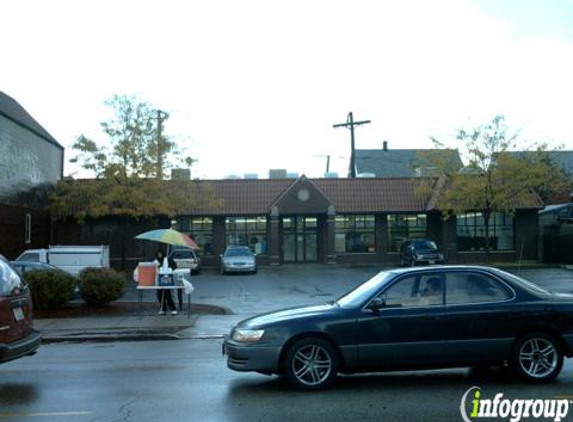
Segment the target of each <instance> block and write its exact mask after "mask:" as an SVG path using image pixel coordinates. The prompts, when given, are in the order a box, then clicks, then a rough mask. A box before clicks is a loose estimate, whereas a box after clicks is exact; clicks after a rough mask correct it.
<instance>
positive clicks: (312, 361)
mask: <svg viewBox="0 0 573 422" xmlns="http://www.w3.org/2000/svg"><path fill="white" fill-rule="evenodd" d="M339 365H340V361H339V357H338V353H337V351H336V350H335V349H334V347H333V346H332V345H331V344H330V343H329V342H328V341H326V340H323V339H320V338H306V339H302V340H299V341H297V342H296V343H294V344H293V345H292V346H291V347H290V348H289V349H288V351H287V353H286V355H285V362H284V375H285V377H286V379H287V380H288V381H289V382H290V383H291V384H292V385H293V386H295V387H297V388H300V389H303V390H320V389H324V388H328V387H330V386H331V385H332V384H333V382H334V380H335V379H336V375H337V372H338V367H339Z"/></svg>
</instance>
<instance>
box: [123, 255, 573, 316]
mask: <svg viewBox="0 0 573 422" xmlns="http://www.w3.org/2000/svg"><path fill="white" fill-rule="evenodd" d="M387 269H389V268H383V267H377V266H356V267H354V266H342V265H333V266H328V265H320V264H306V265H283V266H280V267H262V268H260V269H259V272H258V274H254V275H251V274H249V275H221V274H219V272H218V271H213V270H211V271H208V270H204V271H203V272H202V273H201V274H200V275H198V276H192V277H191V281H192V283H193V286H194V288H195V291H194V293H193V294H192V301H193V302H198V303H205V304H210V305H217V306H222V307H225V308H227V309H229V310H230V311H231V312H232V313H234V314H238V315H245V316H246V315H253V314H257V313H261V312H267V311H271V310H274V309H278V308H284V307H289V306H296V305H301V304H307V303H320V302H328V301H331V300H334V299H336V298H337V297H338V296H340V295H342V294H343V293H344V292H346V291H348V290H350V289H352V288H353V287H355V286H356V285H358V284H360V283H362V282H364V281H366V280H367V279H369V278H370V277H372V276H373V275H375V274H377V273H378V272H379V271H381V270H387ZM507 271H509V272H512V273H514V274H518V275H520V276H522V277H524V278H526V279H528V280H530V281H533V282H535V283H536V284H538V285H540V286H541V287H543V288H545V289H547V290H551V291H559V292H571V293H573V271H569V270H566V269H562V268H549V267H547V268H528V269H523V270H518V269H517V268H513V267H511V268H508V269H507ZM148 299H149V300H153V297H152V296H151V295H149V296H148ZM123 300H135V291H134V289H130V290H129V291H128V292H127V293H126V295H125V296H124V298H123Z"/></svg>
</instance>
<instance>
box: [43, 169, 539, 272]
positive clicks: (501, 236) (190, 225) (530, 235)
mask: <svg viewBox="0 0 573 422" xmlns="http://www.w3.org/2000/svg"><path fill="white" fill-rule="evenodd" d="M430 180H436V179H430ZM165 183H169V181H166V182H165ZM195 183H198V184H204V185H209V186H210V188H211V189H212V190H213V191H214V194H215V197H217V198H219V199H220V204H219V205H218V206H212V205H204V206H202V205H201V204H199V205H198V206H196V207H194V208H192V209H191V208H190V209H188V210H186V212H185V213H182V215H180V216H179V217H177V218H176V219H174V220H173V221H169V220H168V219H166V218H161V217H158V218H157V219H155V220H154V221H150V220H146V221H138V222H136V221H133V222H131V224H130V227H129V234H128V236H129V238H130V239H133V237H134V236H135V235H136V234H138V233H140V232H142V231H144V230H148V229H151V228H164V227H169V226H170V225H172V224H173V225H174V227H176V228H178V229H179V230H181V231H183V232H185V233H188V234H189V235H191V236H192V237H193V238H194V239H195V240H196V241H197V243H198V244H199V246H200V247H201V253H202V256H203V263H204V265H206V266H218V265H219V254H220V253H221V252H222V251H223V250H224V248H225V247H226V246H227V245H247V246H249V247H251V248H252V250H253V251H254V252H256V253H257V255H258V260H259V263H260V264H262V265H282V264H288V263H294V262H296V263H305V262H318V263H326V264H336V263H345V264H360V263H370V264H397V263H398V262H399V255H398V248H399V245H400V243H401V242H402V241H404V240H405V239H408V238H416V237H427V238H430V239H433V240H434V241H436V242H437V243H438V245H439V246H440V247H441V248H442V249H443V250H444V251H445V253H446V257H447V260H448V262H450V263H454V262H458V263H466V262H476V261H478V262H479V261H483V260H484V259H485V252H484V250H483V245H484V238H483V236H484V226H483V219H482V218H481V214H480V213H479V212H469V213H466V214H463V215H459V216H457V218H452V219H450V220H447V221H443V220H442V218H441V213H440V211H439V210H436V209H434V208H433V206H432V204H433V203H434V201H433V200H432V199H433V198H432V196H430V197H428V198H423V197H420V196H419V195H417V194H416V188H417V187H418V186H419V183H420V179H419V178H411V177H408V178H363V179H361V178H357V179H346V178H344V179H308V178H306V177H305V176H301V177H299V178H298V179H286V178H283V179H254V180H247V179H240V180H210V181H206V180H203V181H196V182H195ZM434 199H435V198H434ZM517 205H518V207H517V211H516V213H515V215H513V216H512V215H509V214H504V213H498V214H496V215H495V216H494V218H493V219H492V221H491V222H490V232H491V236H492V240H491V246H492V249H493V252H492V254H493V255H494V257H493V260H494V261H515V260H516V259H519V258H522V259H532V260H534V259H536V258H537V212H538V210H539V209H540V208H541V207H542V204H541V201H540V200H539V198H538V197H537V196H535V195H531V196H530V197H529V198H528V199H527V200H526V201H525V202H523V203H520V204H517ZM118 227H119V221H118V220H117V219H114V218H111V217H110V218H104V219H100V220H91V221H88V222H86V224H84V225H82V226H79V225H77V224H75V223H73V222H60V223H57V224H56V225H55V227H54V236H55V239H56V241H57V242H58V243H84V242H86V241H88V240H89V241H90V243H94V244H110V245H111V253H112V262H115V263H116V264H117V263H118V262H117V260H118V257H119V256H121V253H120V251H121V247H122V246H121V242H120V239H119V236H118V230H119V229H118ZM150 248H152V246H149V243H147V244H145V242H140V241H131V242H130V244H129V245H128V247H127V249H128V250H127V251H126V254H125V256H126V257H127V258H128V261H129V262H128V263H127V266H133V265H135V263H136V262H137V261H139V260H141V259H144V258H146V257H149V256H151V255H152V252H153V251H152V249H150Z"/></svg>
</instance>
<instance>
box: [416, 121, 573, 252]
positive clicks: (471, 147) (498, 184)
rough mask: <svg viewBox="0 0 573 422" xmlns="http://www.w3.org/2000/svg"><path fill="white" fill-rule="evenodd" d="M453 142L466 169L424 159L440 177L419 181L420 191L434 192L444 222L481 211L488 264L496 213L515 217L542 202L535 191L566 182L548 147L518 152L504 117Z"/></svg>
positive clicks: (520, 145) (462, 132) (460, 134)
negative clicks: (520, 210)
mask: <svg viewBox="0 0 573 422" xmlns="http://www.w3.org/2000/svg"><path fill="white" fill-rule="evenodd" d="M457 139H458V141H460V142H461V143H462V158H463V160H464V161H465V162H466V163H467V165H466V167H465V168H463V169H461V170H454V171H452V170H453V169H452V167H451V166H448V165H447V163H446V162H444V161H443V160H441V159H440V157H439V156H436V155H433V156H432V155H430V156H428V157H427V159H428V160H431V161H432V163H433V165H434V166H436V167H437V168H439V169H440V174H441V175H442V176H441V178H440V180H439V181H438V183H437V184H435V180H434V181H430V180H429V179H423V180H422V182H421V186H420V189H419V193H420V194H423V195H428V193H429V191H430V189H435V190H436V194H435V195H434V199H433V201H434V203H433V206H434V207H435V208H437V209H440V210H442V213H443V215H444V218H449V217H450V216H452V215H457V214H460V213H464V212H468V211H475V212H481V214H482V217H483V221H484V231H485V233H484V234H485V245H484V248H485V251H486V256H487V260H488V261H489V259H490V221H491V218H492V216H493V215H494V214H495V213H497V212H508V213H514V212H515V209H516V207H518V206H520V205H525V204H526V205H535V204H536V201H537V203H540V202H541V200H540V199H539V196H538V195H537V192H538V191H539V190H541V189H542V188H543V187H545V186H547V185H553V186H555V185H557V184H562V183H567V182H566V181H565V180H563V176H562V173H561V172H560V171H556V169H555V166H554V165H553V164H552V163H551V161H550V160H549V157H548V155H547V147H546V145H544V144H537V145H534V146H533V147H529V148H528V151H522V150H523V149H524V145H523V142H520V139H519V134H518V133H515V134H510V133H509V129H508V127H507V125H506V123H505V118H504V116H496V117H494V118H493V119H492V121H491V122H489V123H486V124H483V125H480V126H477V127H475V128H471V129H469V130H465V129H461V130H459V131H458V133H457ZM432 141H433V142H434V144H435V145H436V147H443V144H442V143H441V142H440V141H439V140H437V139H432ZM520 150H521V151H520ZM518 151H519V152H518Z"/></svg>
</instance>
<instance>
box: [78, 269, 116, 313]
mask: <svg viewBox="0 0 573 422" xmlns="http://www.w3.org/2000/svg"><path fill="white" fill-rule="evenodd" d="M124 291H125V276H124V274H123V273H120V272H117V271H115V270H114V269H112V268H85V269H83V270H82V272H81V273H80V296H81V297H82V299H83V300H85V301H86V302H87V303H88V304H90V305H104V304H106V303H109V302H112V301H114V300H116V299H118V298H119V297H121V295H122V294H123V292H124Z"/></svg>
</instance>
